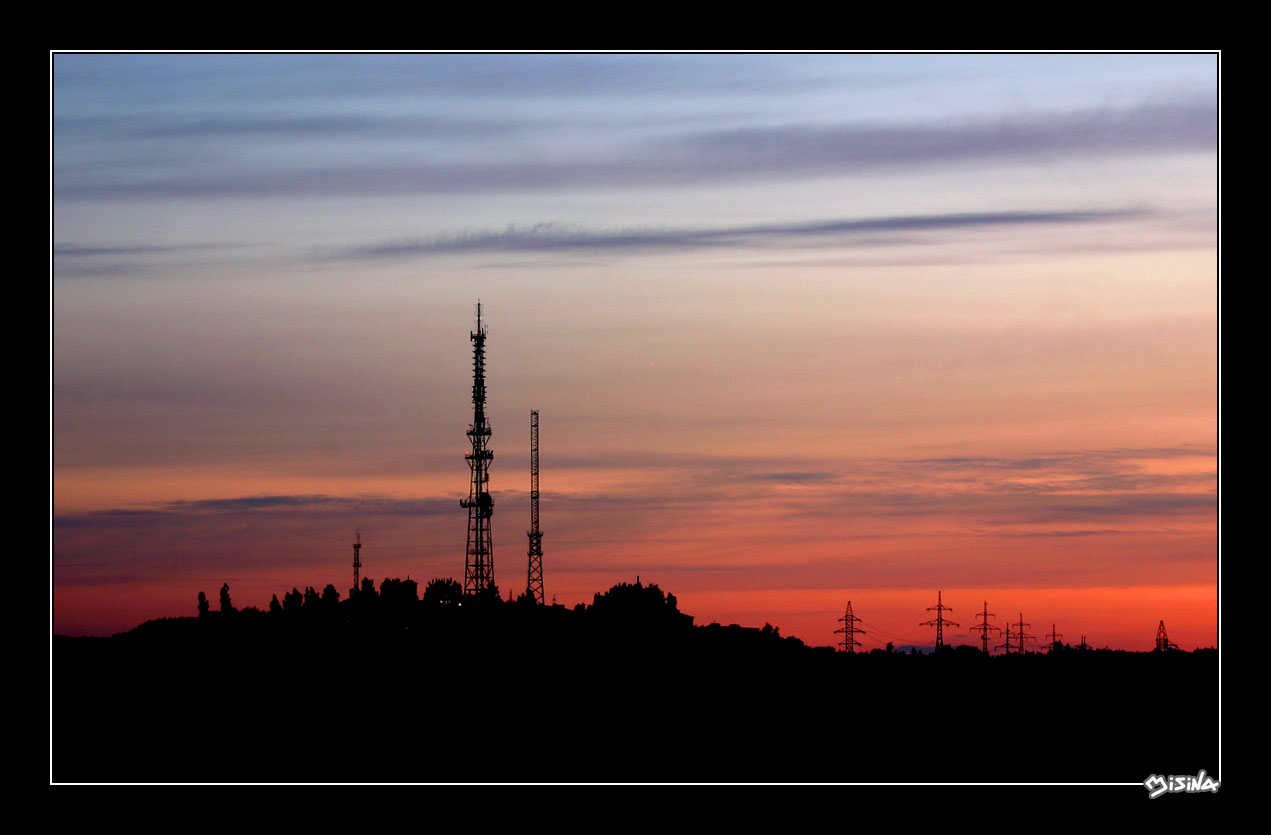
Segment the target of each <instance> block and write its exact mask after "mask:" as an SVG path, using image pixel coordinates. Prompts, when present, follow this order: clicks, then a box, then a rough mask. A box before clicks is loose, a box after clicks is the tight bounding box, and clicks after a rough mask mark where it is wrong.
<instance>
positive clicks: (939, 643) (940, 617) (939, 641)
mask: <svg viewBox="0 0 1271 835" xmlns="http://www.w3.org/2000/svg"><path fill="white" fill-rule="evenodd" d="M942 594H943V592H939V591H938V592H936V605H934V606H928V607H927V611H928V612H935V613H936V619H935V620H928V621H923V622H922V623H921V624H919V625H920V626H934V627H935V628H936V652H939V651H940V650H941V648H943V647H944V628H945V627H946V626H957V625H958V624H956V623H954V622H953V621H951V620H945V619H944V613H945V612H952V611H953V607H951V606H946V605H944V601H943V599H942Z"/></svg>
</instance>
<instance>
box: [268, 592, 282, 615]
mask: <svg viewBox="0 0 1271 835" xmlns="http://www.w3.org/2000/svg"><path fill="white" fill-rule="evenodd" d="M269 614H271V615H281V614H282V604H281V603H279V602H278V595H276V594H275V595H274V598H273V600H270V601H269Z"/></svg>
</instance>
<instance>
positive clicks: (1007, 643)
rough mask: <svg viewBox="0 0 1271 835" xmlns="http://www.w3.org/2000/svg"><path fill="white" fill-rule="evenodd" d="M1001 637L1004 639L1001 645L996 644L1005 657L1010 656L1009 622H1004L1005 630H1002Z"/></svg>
mask: <svg viewBox="0 0 1271 835" xmlns="http://www.w3.org/2000/svg"><path fill="white" fill-rule="evenodd" d="M1002 635H1003V637H1004V639H1003V641H1002V643H1000V644H998V646H999V647H1001V648H1002V651H1003V652H1004V653H1005V654H1006V655H1010V654H1011V623H1010V621H1007V622H1006V628H1005V629H1003V630H1002Z"/></svg>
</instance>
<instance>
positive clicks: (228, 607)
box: [221, 583, 236, 615]
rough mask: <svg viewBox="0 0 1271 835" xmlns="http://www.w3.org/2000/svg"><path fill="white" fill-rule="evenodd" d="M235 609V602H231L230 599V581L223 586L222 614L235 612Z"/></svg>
mask: <svg viewBox="0 0 1271 835" xmlns="http://www.w3.org/2000/svg"><path fill="white" fill-rule="evenodd" d="M235 611H236V610H235V609H234V604H233V603H231V602H230V599H229V583H226V584H225V585H223V586H221V614H223V615H229V614H233V613H234V612H235Z"/></svg>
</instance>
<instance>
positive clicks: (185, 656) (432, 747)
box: [52, 578, 1218, 782]
mask: <svg viewBox="0 0 1271 835" xmlns="http://www.w3.org/2000/svg"><path fill="white" fill-rule="evenodd" d="M52 672H53V676H52V679H53V681H52V702H53V717H54V719H53V744H52V758H53V773H54V777H55V779H57V780H66V781H78V780H89V781H95V780H129V781H134V780H135V781H143V782H145V781H153V780H160V781H170V780H173V779H179V780H192V781H201V782H223V781H253V782H254V781H280V780H281V781H337V782H346V781H390V782H399V781H445V782H452V781H462V782H470V781H476V782H487V781H522V780H529V781H534V782H539V781H543V780H548V781H571V782H592V781H596V780H605V781H608V780H619V781H624V782H626V781H636V782H644V781H652V782H663V781H676V782H679V781H756V780H758V781H765V782H767V781H786V780H795V781H811V782H826V781H906V782H911V781H927V780H940V781H948V780H955V781H1007V782H1012V781H1020V780H1042V781H1078V782H1107V781H1111V782H1126V781H1133V782H1139V781H1141V780H1142V779H1143V778H1144V777H1145V776H1146V775H1148V774H1154V773H1155V774H1170V773H1176V774H1184V773H1193V774H1194V773H1196V771H1197V770H1198V769H1199V768H1206V769H1208V770H1209V771H1210V773H1214V772H1215V771H1216V769H1217V759H1216V751H1217V738H1218V737H1217V729H1216V728H1217V726H1216V715H1217V692H1216V690H1217V688H1216V681H1217V653H1216V652H1214V651H1201V652H1195V653H1188V652H1171V653H1167V654H1154V653H1148V652H1144V653H1126V652H1117V651H1101V650H1096V651H1090V652H1077V651H1071V652H1068V651H1060V652H1057V653H1051V654H1050V655H1043V654H1040V653H1030V654H1026V655H1014V654H1013V655H1011V656H1003V657H994V658H990V657H988V656H985V655H983V653H981V652H980V651H979V649H977V648H974V647H956V648H948V649H947V650H946V651H944V652H941V653H938V654H937V653H932V654H911V653H907V652H906V653H902V652H888V651H886V650H875V651H871V652H869V653H856V654H849V653H842V652H837V651H836V650H835V649H833V648H831V647H811V646H807V645H806V644H804V643H803V642H802V641H801V640H799V639H798V638H796V637H792V636H782V635H781V633H780V630H779V629H778V628H776V627H774V626H772V625H769V624H765V625H764V626H763V627H762V628H755V627H743V626H739V625H736V624H729V625H722V624H718V623H710V624H705V625H695V623H694V619H693V617H692V616H690V615H688V614H685V613H683V612H681V611H680V610H679V602H678V600H677V599H676V596H675V595H674V594H670V593H667V592H665V591H663V590H662V589H661V588H659V587H658V586H657V585H656V584H644V583H641V582H640V581H639V579H638V578H637V580H636V582H634V583H619V584H617V585H614V586H613V587H611V588H610V589H608V590H607V591H605V592H598V593H596V594H594V595H593V597H592V600H591V602H590V604H583V603H579V604H577V605H576V606H573V607H565V606H558V605H541V604H538V603H536V602H535V601H534V600H533V598H532V597H530V596H528V595H521V596H519V597H517V598H516V599H514V600H507V599H504V598H502V597H500V595H499V592H498V589H497V588H491V589H489V590H487V591H486V592H484V593H483V594H479V595H465V594H464V593H463V589H462V587H461V586H460V584H459V583H457V582H456V581H455V580H453V579H450V578H445V579H434V580H432V581H430V582H428V583H427V584H426V585H425V586H424V588H423V590H422V593H421V591H420V589H419V586H418V584H417V583H416V582H415V581H413V580H411V579H410V578H407V579H405V580H401V579H395V578H394V579H388V580H384V581H382V582H380V583H379V584H378V586H377V584H376V583H374V582H373V581H372V580H370V579H366V580H363V581H362V583H361V584H360V586H359V588H358V589H356V590H352V589H351V590H349V594H348V595H347V596H342V595H340V594H339V593H338V590H337V589H336V588H335V587H334V586H333V585H327V586H325V587H324V588H322V589H321V590H319V589H317V588H316V587H314V586H305V587H303V589H301V588H300V587H295V588H292V589H291V590H290V591H287V592H285V593H283V594H282V595H281V596H279V595H274V596H273V597H272V599H271V600H270V602H269V604H268V606H267V608H265V609H263V610H262V609H258V608H256V607H251V606H249V607H244V608H237V607H235V605H234V603H233V600H232V598H231V591H230V588H229V585H228V584H224V585H222V586H221V588H220V590H219V599H218V601H217V604H216V605H215V606H213V605H212V603H211V602H210V601H209V599H208V597H207V594H206V593H205V592H199V593H198V596H197V603H196V608H195V611H194V612H192V613H191V615H190V616H186V617H176V618H162V619H158V620H152V621H147V622H146V623H144V624H141V625H140V626H138V627H137V628H135V629H133V630H130V631H129V632H126V633H120V634H119V635H116V636H113V637H112V638H57V637H55V638H54V642H53V656H52ZM1095 694H1097V697H1098V698H1097V699H1094V698H1092V695H1095ZM1026 699H1031V700H1034V701H1035V702H1036V703H1037V704H1038V705H1041V706H1042V709H1041V710H1033V711H1021V709H1020V705H1021V704H1023V701H1024V700H1026ZM1163 699H1164V700H1168V701H1169V703H1171V704H1175V703H1177V704H1186V705H1188V707H1189V716H1188V717H1187V721H1185V722H1184V721H1174V722H1171V723H1168V724H1163V723H1161V722H1159V721H1156V719H1155V717H1157V715H1158V714H1159V710H1156V709H1155V708H1154V707H1153V706H1154V705H1158V704H1162V703H1163V702H1162V701H1161V700H1163ZM1030 714H1031V715H1030ZM213 729H214V730H213ZM209 733H214V734H215V736H208V734H209ZM299 738H321V739H322V740H323V744H322V745H321V746H320V747H318V748H314V747H312V746H303V745H300V746H298V745H295V744H292V742H294V740H295V739H299ZM191 739H196V740H200V743H199V744H198V745H196V746H193V747H192V746H191V745H190V741H191ZM933 739H935V740H937V741H939V743H940V744H941V747H942V748H943V749H945V750H949V751H959V750H961V751H964V752H966V751H980V750H992V751H994V752H995V754H996V756H994V757H990V758H984V757H979V758H974V759H968V758H963V759H962V761H959V760H957V759H956V758H948V759H931V758H923V757H919V756H916V755H915V752H916V751H919V750H920V749H921V748H922V747H923V746H928V745H930V744H931V742H932V740H933ZM288 740H290V741H288ZM845 751H850V752H852V756H850V757H845V756H843V752H845ZM192 752H196V753H192Z"/></svg>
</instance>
